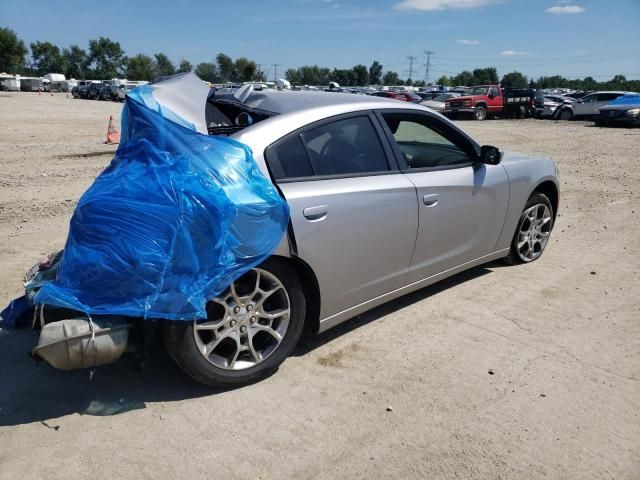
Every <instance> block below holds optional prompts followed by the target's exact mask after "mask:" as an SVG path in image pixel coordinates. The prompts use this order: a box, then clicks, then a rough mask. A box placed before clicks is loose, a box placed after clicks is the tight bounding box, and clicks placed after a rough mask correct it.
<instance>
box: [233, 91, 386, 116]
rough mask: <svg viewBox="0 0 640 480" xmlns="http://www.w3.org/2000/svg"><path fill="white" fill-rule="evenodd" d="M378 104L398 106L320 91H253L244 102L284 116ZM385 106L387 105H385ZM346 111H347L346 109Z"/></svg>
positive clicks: (345, 94) (365, 97)
mask: <svg viewBox="0 0 640 480" xmlns="http://www.w3.org/2000/svg"><path fill="white" fill-rule="evenodd" d="M380 102H391V103H390V105H389V106H393V105H396V106H397V105H398V102H397V101H396V100H392V99H386V100H385V99H381V98H380V97H377V96H375V97H371V96H368V95H357V94H353V93H336V92H322V91H309V90H305V91H291V90H283V91H281V90H262V91H254V92H252V93H251V95H249V98H248V99H247V100H246V101H245V102H244V104H245V105H247V106H248V107H251V108H255V109H259V110H266V111H268V112H273V113H279V114H285V113H293V112H301V111H304V110H311V109H315V108H320V107H329V106H334V105H354V106H357V107H358V108H355V109H356V110H361V109H362V108H380V107H379V106H378V107H373V106H371V107H368V106H367V105H362V104H372V105H373V104H379V103H380ZM385 106H387V105H385ZM346 110H349V109H348V108H347V109H346Z"/></svg>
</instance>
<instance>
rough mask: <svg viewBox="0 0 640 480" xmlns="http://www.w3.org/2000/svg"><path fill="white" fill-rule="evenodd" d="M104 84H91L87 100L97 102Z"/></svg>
mask: <svg viewBox="0 0 640 480" xmlns="http://www.w3.org/2000/svg"><path fill="white" fill-rule="evenodd" d="M103 86H104V84H103V83H102V82H96V83H91V84H90V85H89V89H88V90H87V98H88V99H89V100H97V99H98V98H99V97H100V91H101V90H102V87H103Z"/></svg>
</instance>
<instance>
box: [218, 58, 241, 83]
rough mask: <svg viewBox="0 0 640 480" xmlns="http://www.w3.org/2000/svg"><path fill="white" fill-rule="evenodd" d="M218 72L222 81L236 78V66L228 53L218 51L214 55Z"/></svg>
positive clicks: (231, 80) (230, 80)
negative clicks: (215, 55) (216, 54)
mask: <svg viewBox="0 0 640 480" xmlns="http://www.w3.org/2000/svg"><path fill="white" fill-rule="evenodd" d="M216 63H217V65H218V73H219V75H220V77H221V78H222V81H223V82H233V81H235V80H236V76H237V75H236V66H235V64H234V63H233V60H232V59H231V57H230V56H229V55H225V54H224V53H219V54H218V56H217V57H216Z"/></svg>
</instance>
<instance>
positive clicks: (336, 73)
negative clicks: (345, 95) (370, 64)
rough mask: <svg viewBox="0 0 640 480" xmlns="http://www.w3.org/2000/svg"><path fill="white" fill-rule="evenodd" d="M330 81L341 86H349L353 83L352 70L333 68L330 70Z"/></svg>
mask: <svg viewBox="0 0 640 480" xmlns="http://www.w3.org/2000/svg"><path fill="white" fill-rule="evenodd" d="M331 81H334V82H337V83H338V84H339V85H340V86H341V87H351V86H353V85H355V77H354V75H353V70H351V69H338V68H334V69H333V72H331Z"/></svg>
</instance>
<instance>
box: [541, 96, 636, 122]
mask: <svg viewBox="0 0 640 480" xmlns="http://www.w3.org/2000/svg"><path fill="white" fill-rule="evenodd" d="M625 93H627V92H622V91H612V92H595V93H591V94H589V95H585V96H584V97H582V98H579V99H578V100H576V101H575V102H573V103H569V102H567V103H563V104H562V106H561V107H559V108H558V109H557V110H556V113H555V115H554V117H553V118H557V119H559V120H573V119H589V118H594V117H595V116H596V115H597V114H598V110H599V109H600V108H601V107H604V106H605V105H606V104H608V103H610V102H612V101H613V100H615V99H616V98H618V97H621V96H622V95H624V94H625Z"/></svg>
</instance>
